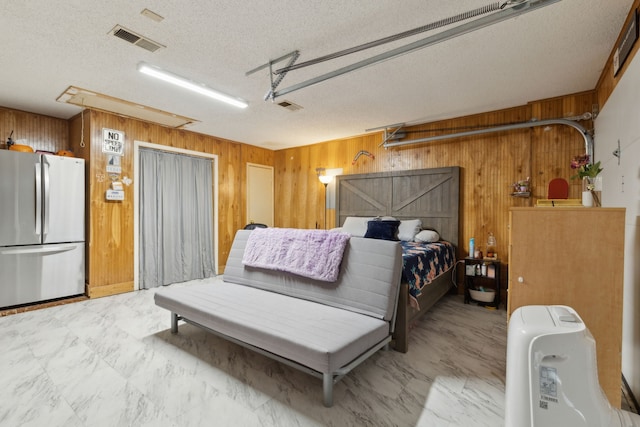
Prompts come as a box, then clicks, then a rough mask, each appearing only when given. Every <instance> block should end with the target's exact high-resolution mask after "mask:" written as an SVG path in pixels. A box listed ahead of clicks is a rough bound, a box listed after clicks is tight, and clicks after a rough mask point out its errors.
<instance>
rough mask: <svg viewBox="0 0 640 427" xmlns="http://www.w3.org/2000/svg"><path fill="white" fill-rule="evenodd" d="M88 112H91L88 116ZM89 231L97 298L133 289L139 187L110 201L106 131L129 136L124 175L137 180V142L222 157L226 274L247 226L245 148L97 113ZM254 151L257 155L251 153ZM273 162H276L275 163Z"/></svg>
mask: <svg viewBox="0 0 640 427" xmlns="http://www.w3.org/2000/svg"><path fill="white" fill-rule="evenodd" d="M86 116H87V114H86V113H85V117H86ZM90 126H91V144H90V155H89V158H90V166H89V169H90V172H89V187H88V188H89V200H90V202H89V203H90V205H89V215H90V226H89V228H88V242H89V243H88V246H89V273H88V276H87V280H88V289H89V295H90V296H91V297H96V296H104V295H112V294H115V293H120V292H126V291H129V290H131V289H133V279H134V277H133V186H131V187H128V188H127V187H125V201H124V202H107V201H106V200H105V199H104V194H105V192H106V190H107V188H109V185H110V181H109V179H108V176H107V174H106V156H105V155H104V154H103V153H102V145H101V138H102V129H103V128H110V129H116V130H119V131H123V132H125V155H124V157H123V159H122V175H121V176H128V177H130V178H131V179H135V177H134V176H133V142H134V141H136V140H138V141H144V142H150V143H154V144H159V145H166V146H170V147H176V148H182V149H186V150H193V151H198V152H204V153H209V154H216V155H217V156H218V208H219V210H218V248H217V251H218V260H219V267H220V271H219V272H218V273H221V272H222V271H223V269H224V264H225V263H226V259H227V257H228V254H229V250H230V248H231V243H232V241H233V237H234V236H235V232H236V230H238V229H239V228H242V227H243V226H244V223H243V220H244V219H243V215H244V213H243V211H242V206H243V203H244V202H242V200H241V197H242V188H243V185H244V184H243V176H242V173H243V171H244V164H243V163H242V161H243V160H242V146H243V144H240V143H236V142H234V141H228V140H224V139H219V138H215V137H211V136H207V135H201V134H197V133H194V132H189V131H185V130H181V129H171V128H166V127H163V126H160V125H156V124H153V123H148V122H142V121H138V120H133V119H128V118H123V117H120V116H116V115H113V114H109V113H104V112H98V111H92V112H91V123H90ZM261 150H262V149H258V150H256V151H255V154H252V157H255V156H258V155H260V156H262V157H263V158H264V159H265V161H273V160H272V158H273V157H269V154H267V153H269V152H270V151H269V150H262V151H261ZM249 152H253V151H252V150H250V151H249ZM270 159H271V160H270Z"/></svg>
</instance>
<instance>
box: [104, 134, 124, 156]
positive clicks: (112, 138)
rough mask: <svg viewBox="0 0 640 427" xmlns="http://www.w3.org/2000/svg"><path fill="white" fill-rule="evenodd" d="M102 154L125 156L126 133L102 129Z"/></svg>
mask: <svg viewBox="0 0 640 427" xmlns="http://www.w3.org/2000/svg"><path fill="white" fill-rule="evenodd" d="M102 152H103V153H105V154H115V155H117V156H124V132H120V131H119V130H113V129H106V128H104V129H102Z"/></svg>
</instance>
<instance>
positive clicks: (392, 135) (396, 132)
mask: <svg viewBox="0 0 640 427" xmlns="http://www.w3.org/2000/svg"><path fill="white" fill-rule="evenodd" d="M405 125H406V123H396V124H393V125H387V126H379V127H377V128H371V129H365V132H373V131H374V130H380V129H382V131H383V136H382V144H380V145H384V144H386V143H387V142H389V141H396V140H398V139H402V138H404V137H406V136H407V134H406V133H404V132H400V130H401V129H402V128H403V127H404V126H405ZM393 128H395V129H393ZM390 129H392V130H390Z"/></svg>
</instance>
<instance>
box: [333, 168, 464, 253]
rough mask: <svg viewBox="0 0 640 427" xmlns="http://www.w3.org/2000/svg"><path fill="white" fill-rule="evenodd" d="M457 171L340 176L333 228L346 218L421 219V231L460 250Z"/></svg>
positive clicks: (458, 181)
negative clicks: (434, 233)
mask: <svg viewBox="0 0 640 427" xmlns="http://www.w3.org/2000/svg"><path fill="white" fill-rule="evenodd" d="M459 199H460V168H459V167H458V166H453V167H447V168H434V169H419V170H408V171H394V172H378V173H368V174H358V175H340V176H338V177H337V179H336V227H340V226H341V225H342V224H343V223H344V220H345V218H347V217H348V216H364V217H374V216H392V217H394V218H396V219H399V220H403V219H415V218H419V219H421V220H422V227H423V228H432V229H435V230H436V231H438V233H439V234H440V237H441V238H442V239H444V240H448V241H450V242H452V243H453V244H454V245H456V246H458V247H459V242H458V229H459V222H458V218H459V212H458V210H459Z"/></svg>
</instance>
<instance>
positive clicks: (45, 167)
mask: <svg viewBox="0 0 640 427" xmlns="http://www.w3.org/2000/svg"><path fill="white" fill-rule="evenodd" d="M42 167H43V169H42V170H43V172H44V173H43V174H42V176H43V178H44V223H43V231H42V234H43V235H46V234H48V233H49V206H50V204H49V164H48V163H46V162H45V161H43V162H42Z"/></svg>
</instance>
